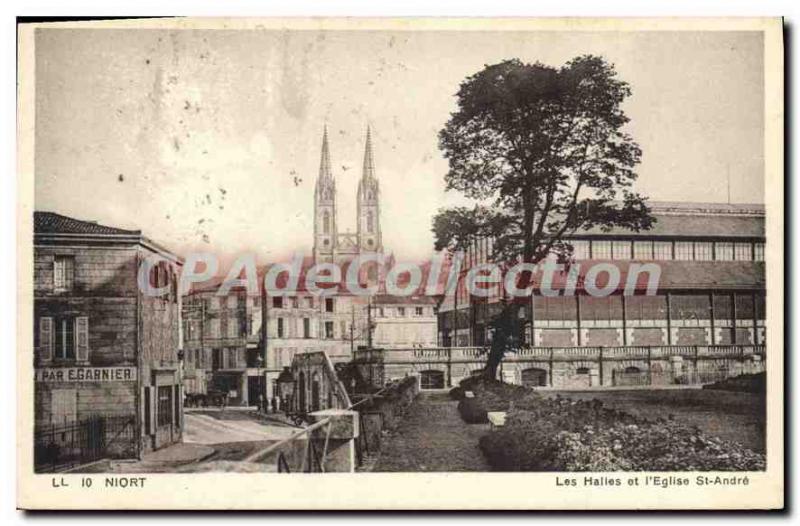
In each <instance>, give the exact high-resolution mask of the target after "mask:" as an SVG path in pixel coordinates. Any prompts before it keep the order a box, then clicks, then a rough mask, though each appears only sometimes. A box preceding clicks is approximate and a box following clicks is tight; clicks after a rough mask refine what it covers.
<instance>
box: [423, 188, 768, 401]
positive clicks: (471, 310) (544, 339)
mask: <svg viewBox="0 0 800 526" xmlns="http://www.w3.org/2000/svg"><path fill="white" fill-rule="evenodd" d="M651 208H652V213H653V215H654V216H655V217H656V223H655V224H654V225H653V227H652V228H651V229H650V230H647V231H641V232H631V231H627V230H612V231H610V232H602V231H600V229H596V230H589V231H584V232H579V233H576V234H575V235H573V236H571V238H570V241H571V244H572V245H573V247H574V254H573V255H574V259H575V262H574V265H576V266H577V265H580V267H581V270H580V272H581V276H582V277H585V273H586V270H587V269H588V268H591V266H592V265H595V264H598V263H610V264H613V265H616V266H617V267H619V268H620V271H621V272H620V273H621V280H622V282H623V284H624V282H625V280H626V277H627V276H626V271H627V270H628V269H629V268H630V266H631V264H634V263H642V264H646V263H656V264H658V265H659V266H660V269H661V273H660V279H659V282H658V289H657V292H656V293H655V294H654V295H645V294H644V291H643V290H641V287H640V286H639V287H637V289H636V291H635V294H634V295H628V296H626V295H625V294H622V293H621V289H622V286H620V290H617V291H616V292H615V293H613V294H611V295H609V296H606V297H595V296H591V295H589V294H587V293H586V291H585V289H584V287H582V284H581V281H580V280H578V285H577V287H576V290H575V293H574V294H568V295H564V292H563V290H562V291H560V292H559V295H558V296H556V297H544V296H542V295H540V294H539V293H537V292H536V290H535V291H534V295H533V296H532V297H531V301H530V306H529V307H530V308H528V309H525V311H526V313H525V316H524V319H521V320H520V323H522V324H524V330H523V331H522V332H523V333H524V335H525V336H524V340H525V341H524V342H522V349H521V350H520V351H519V352H518V353H515V354H511V355H509V356H508V357H507V358H506V359H505V360H504V364H503V371H502V375H503V378H504V379H505V380H506V381H510V382H515V383H522V384H526V385H532V386H553V387H594V386H613V385H647V384H651V385H652V384H676V383H678V384H680V383H708V382H711V381H715V380H718V379H721V378H724V377H728V376H735V375H737V374H741V373H747V372H760V371H763V370H764V359H765V358H766V356H765V347H764V345H765V342H766V334H765V331H766V323H765V319H766V316H765V293H766V287H765V263H764V260H765V242H766V239H765V234H764V207H763V206H762V205H744V204H700V203H652V204H651ZM490 252H491V240H489V239H482V240H477V241H476V242H475V243H474V245H473V246H472V247H471V249H470V250H469V251H467V252H466V254H465V263H464V265H463V266H462V268H461V270H460V273H459V276H460V277H459V282H458V286H457V288H456V291H455V293H454V294H449V295H447V296H445V298H444V299H443V301H442V302H441V304H440V306H439V312H438V331H439V344H440V345H441V346H442V347H444V348H456V347H459V348H465V350H463V351H461V354H463V355H464V356H463V357H462V358H464V359H461V360H455V361H460V362H461V363H457V364H454V363H450V364H448V367H447V369H445V368H444V366H441V365H440V366H438V367H433V366H432V367H431V372H430V373H429V374H430V375H435V376H440V377H442V378H443V380H442V382H441V383H449V384H452V383H454V382H455V380H457V379H459V378H461V377H464V376H467V375H469V374H470V372H472V371H474V370H476V369H478V368H480V367H482V365H481V364H480V363H479V360H477V359H476V360H473V361H470V360H469V357H470V356H473V355H476V356H477V355H479V354H480V352H479V349H482V348H485V347H486V346H488V345H489V343H490V341H491V328H490V323H489V322H490V320H491V319H492V317H493V316H494V315H495V314H496V313H497V312H498V311H499V309H500V307H501V300H502V291H500V292H499V293H497V294H494V295H493V296H492V297H489V298H477V297H474V296H471V295H470V294H468V292H467V287H466V277H467V274H468V273H469V271H470V269H471V268H473V267H475V266H476V265H479V264H482V263H486V262H488V254H489V253H490ZM564 272H566V270H565V271H564ZM561 280H562V282H564V276H561ZM639 285H641V281H640V282H639ZM470 349H471V350H470ZM476 349H478V350H476ZM450 361H451V362H453V361H454V359H453V358H450ZM422 367H425V366H424V365H423V364H420V365H418V366H417V368H418V369H419V368H422ZM421 373H424V371H421ZM442 373H445V374H442ZM447 374H449V377H448V376H447Z"/></svg>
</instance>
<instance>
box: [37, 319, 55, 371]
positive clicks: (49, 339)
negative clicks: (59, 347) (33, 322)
mask: <svg viewBox="0 0 800 526" xmlns="http://www.w3.org/2000/svg"><path fill="white" fill-rule="evenodd" d="M39 352H40V353H41V359H42V361H45V362H49V361H50V360H52V359H53V318H47V317H44V318H39Z"/></svg>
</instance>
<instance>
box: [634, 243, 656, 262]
mask: <svg viewBox="0 0 800 526" xmlns="http://www.w3.org/2000/svg"><path fill="white" fill-rule="evenodd" d="M633 259H643V260H651V259H653V243H652V241H634V242H633Z"/></svg>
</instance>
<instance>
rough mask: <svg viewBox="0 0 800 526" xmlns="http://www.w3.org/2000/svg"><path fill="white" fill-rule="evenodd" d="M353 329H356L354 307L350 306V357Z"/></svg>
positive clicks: (353, 336) (353, 338)
mask: <svg viewBox="0 0 800 526" xmlns="http://www.w3.org/2000/svg"><path fill="white" fill-rule="evenodd" d="M355 329H356V310H355V306H354V305H352V304H351V305H350V356H351V357H352V356H353V351H354V350H355V349H354V348H353V345H354V343H353V342H354V340H355V332H354V331H355Z"/></svg>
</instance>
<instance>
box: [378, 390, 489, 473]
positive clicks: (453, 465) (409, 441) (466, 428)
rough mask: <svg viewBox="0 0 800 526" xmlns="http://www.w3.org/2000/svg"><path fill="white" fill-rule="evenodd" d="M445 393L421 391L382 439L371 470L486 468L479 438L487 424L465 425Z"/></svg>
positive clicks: (479, 469)
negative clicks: (378, 454) (402, 416)
mask: <svg viewBox="0 0 800 526" xmlns="http://www.w3.org/2000/svg"><path fill="white" fill-rule="evenodd" d="M457 405H458V402H456V401H454V400H452V399H451V398H450V396H449V395H448V394H447V393H446V392H423V393H420V395H419V397H418V398H417V400H416V402H415V403H414V404H413V405H412V406H411V408H410V409H409V412H408V413H407V414H406V415H405V417H404V418H403V423H402V425H401V426H400V428H399V429H398V430H397V431H396V432H395V433H393V434H392V435H390V436H389V437H386V438H384V441H383V445H382V447H381V452H380V456H379V457H378V459H377V460H376V461H375V462H374V464H373V465H372V466H370V468H371V469H370V470H371V471H394V472H398V471H399V472H410V471H439V472H441V471H489V465H488V464H487V462H486V460H485V458H484V456H483V453H482V452H481V450H480V449H479V448H478V439H480V437H481V436H482V435H483V434H484V433H486V432H487V429H488V424H466V423H464V421H463V420H462V419H461V417H460V416H459V414H458V410H457V409H456V406H457Z"/></svg>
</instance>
